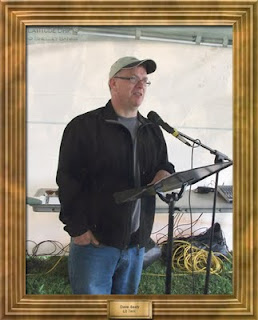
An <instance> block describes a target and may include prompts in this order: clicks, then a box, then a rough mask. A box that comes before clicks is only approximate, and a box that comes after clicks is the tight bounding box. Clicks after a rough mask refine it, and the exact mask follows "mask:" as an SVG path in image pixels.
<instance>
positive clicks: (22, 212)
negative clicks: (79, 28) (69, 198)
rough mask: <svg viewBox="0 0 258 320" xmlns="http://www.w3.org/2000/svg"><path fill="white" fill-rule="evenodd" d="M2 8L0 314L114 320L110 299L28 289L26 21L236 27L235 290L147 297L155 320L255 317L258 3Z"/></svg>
mask: <svg viewBox="0 0 258 320" xmlns="http://www.w3.org/2000/svg"><path fill="white" fill-rule="evenodd" d="M0 6H1V56H0V58H1V60H0V61H1V116H0V121H1V126H0V128H1V140H0V148H1V156H0V161H1V163H0V165H1V166H0V167H1V194H0V203H1V224H0V228H1V250H0V257H1V259H0V261H1V310H2V311H1V319H14V318H15V319H25V318H30V319H41V318H42V319H43V318H44V319H56V318H58V317H62V318H67V319H68V318H69V319H107V308H108V301H109V300H110V299H111V297H110V296H86V295H26V281H25V273H26V272H25V267H26V264H25V251H26V250H25V243H26V242H25V241H26V27H27V26H43V25H44V26H46V25H48V26H49V25H51V26H57V25H84V26H93V25H120V26H121V25H146V26H147V25H159V26H161V25H170V26H173V25H209V26H211V25H228V26H229V25H230V26H232V27H233V139H234V141H233V160H234V169H233V175H234V199H235V200H234V215H233V217H234V221H233V229H234V236H233V243H234V263H233V266H234V276H233V284H234V292H233V294H232V295H192V296H184V295H182V296H174V295H149V296H147V299H148V300H150V301H151V303H152V317H153V319H154V320H159V319H169V318H171V319H180V320H181V319H210V318H213V319H214V318H216V319H241V320H244V319H257V316H258V315H257V288H258V282H257V272H258V268H257V265H258V261H257V243H258V241H257V240H258V239H257V234H258V232H257V230H256V229H255V227H256V226H257V199H258V194H257V182H256V181H257V180H258V176H257V148H255V146H256V145H257V91H258V90H257V89H258V88H257V74H258V72H257V60H258V59H257V58H258V57H257V16H258V15H257V13H258V12H257V1H255V0H249V1H244V0H243V1H226V0H223V1H222V0H217V1H208V0H206V1H193V0H190V1H185V0H180V1H170V0H167V1H158V0H156V1H155V0H154V1H145V0H138V1H122V0H117V1H79V0H78V1H69V0H68V1H60V0H56V1H54V0H43V1H41V0H38V1H36V0H34V1H33V0H31V1H30V0H28V1H18V0H17V1H15V0H0ZM115 298H116V297H115ZM117 298H119V300H123V299H125V300H127V301H128V300H130V301H133V300H134V299H135V297H134V296H118V297H117ZM141 299H144V300H146V296H141V295H137V301H139V300H141ZM112 300H114V297H113V296H112Z"/></svg>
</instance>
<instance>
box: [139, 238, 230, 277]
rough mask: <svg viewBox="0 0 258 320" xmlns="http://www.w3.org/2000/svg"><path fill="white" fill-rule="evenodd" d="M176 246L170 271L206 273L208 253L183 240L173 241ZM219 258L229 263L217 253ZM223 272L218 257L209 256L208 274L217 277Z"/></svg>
mask: <svg viewBox="0 0 258 320" xmlns="http://www.w3.org/2000/svg"><path fill="white" fill-rule="evenodd" d="M174 244H175V245H176V244H177V246H176V248H175V250H174V253H173V256H172V269H173V270H180V271H182V274H178V273H176V275H185V274H186V273H192V272H194V273H204V272H206V266H207V258H208V251H206V250H204V249H200V248H198V247H196V246H194V245H192V244H191V243H189V242H187V241H184V240H175V241H174ZM219 255H220V256H221V257H223V258H224V259H225V260H227V261H228V262H230V263H231V261H230V259H229V258H228V257H226V256H224V255H223V254H221V253H219ZM222 270H223V261H222V259H221V258H220V257H218V256H216V255H214V253H213V252H212V256H211V267H210V273H211V274H216V275H219V274H220V273H221V272H222ZM143 275H145V276H147V275H148V276H161V277H164V276H165V275H164V274H153V273H145V272H144V273H143Z"/></svg>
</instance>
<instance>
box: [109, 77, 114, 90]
mask: <svg viewBox="0 0 258 320" xmlns="http://www.w3.org/2000/svg"><path fill="white" fill-rule="evenodd" d="M108 84H109V88H110V90H111V89H114V88H115V86H116V80H115V79H114V78H111V79H110V80H109V82H108Z"/></svg>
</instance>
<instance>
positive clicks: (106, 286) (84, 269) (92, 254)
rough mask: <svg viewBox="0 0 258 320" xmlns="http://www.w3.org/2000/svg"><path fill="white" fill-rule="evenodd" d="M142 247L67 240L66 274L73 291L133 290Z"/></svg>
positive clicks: (104, 292)
mask: <svg viewBox="0 0 258 320" xmlns="http://www.w3.org/2000/svg"><path fill="white" fill-rule="evenodd" d="M144 251H145V250H144V248H141V249H139V248H138V247H130V248H128V249H126V250H120V249H117V248H114V247H109V246H104V245H99V246H95V245H92V244H89V245H86V246H82V245H77V244H74V243H73V241H71V244H70V253H69V260H68V261H69V277H70V283H71V287H72V292H73V293H74V294H136V293H137V291H138V286H139V283H140V279H141V273H142V266H143V257H144Z"/></svg>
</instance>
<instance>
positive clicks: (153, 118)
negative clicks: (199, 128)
mask: <svg viewBox="0 0 258 320" xmlns="http://www.w3.org/2000/svg"><path fill="white" fill-rule="evenodd" d="M147 118H148V119H149V120H150V121H151V122H153V123H155V124H157V125H159V126H161V127H162V128H163V129H164V130H166V131H167V132H168V133H170V134H172V136H174V137H175V138H177V139H178V140H180V141H181V142H183V143H184V144H186V145H187V146H189V147H191V145H190V143H189V142H188V141H186V140H185V138H183V137H182V136H181V135H180V133H179V132H178V131H177V130H176V129H175V128H172V127H170V125H169V124H167V123H166V122H164V121H163V120H162V119H161V117H160V116H159V115H158V114H157V113H156V112H154V111H150V112H149V113H148V115H147Z"/></svg>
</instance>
